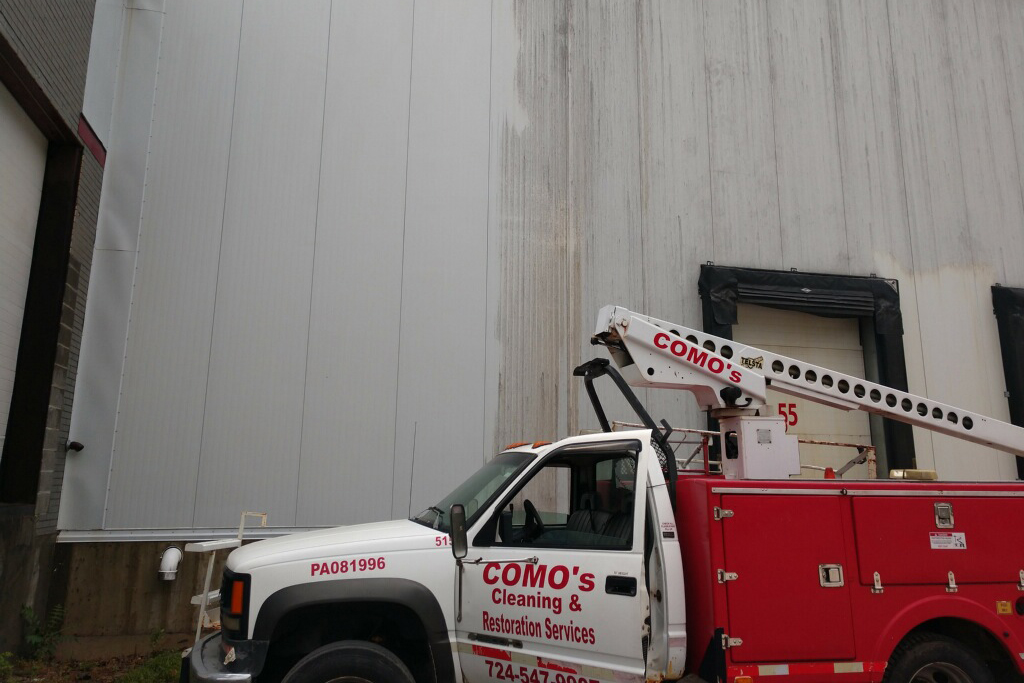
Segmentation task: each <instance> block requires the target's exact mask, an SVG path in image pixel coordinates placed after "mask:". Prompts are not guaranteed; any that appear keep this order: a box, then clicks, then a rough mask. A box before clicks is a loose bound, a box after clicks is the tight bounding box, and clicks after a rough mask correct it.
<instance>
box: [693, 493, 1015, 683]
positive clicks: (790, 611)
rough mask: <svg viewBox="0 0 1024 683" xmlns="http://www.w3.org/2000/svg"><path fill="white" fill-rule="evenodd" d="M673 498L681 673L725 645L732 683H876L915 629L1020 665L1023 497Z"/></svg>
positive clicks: (833, 495)
mask: <svg viewBox="0 0 1024 683" xmlns="http://www.w3.org/2000/svg"><path fill="white" fill-rule="evenodd" d="M676 491H677V501H678V508H677V512H676V524H677V528H678V533H679V538H680V547H681V551H682V556H683V566H684V575H685V580H686V600H687V631H688V633H689V645H688V652H689V655H688V661H687V669H688V670H690V671H699V670H701V665H702V663H703V664H704V666H705V669H704V670H705V671H708V668H707V667H708V666H711V665H712V664H713V660H714V659H715V658H716V657H717V658H718V659H719V660H721V658H722V656H723V655H722V652H721V645H720V644H721V643H722V638H723V636H724V637H727V638H729V639H733V640H732V641H731V645H730V647H728V648H727V649H726V650H725V653H724V666H725V670H726V673H727V678H726V680H727V681H729V682H730V683H731V682H732V681H733V680H734V679H735V677H737V676H750V677H752V680H754V681H761V680H763V681H785V680H790V681H833V680H835V681H849V682H850V683H856V682H859V681H880V680H881V678H882V675H883V672H884V669H885V665H886V662H887V661H888V659H889V657H890V656H891V655H892V652H893V649H894V648H895V647H896V645H897V644H898V643H899V642H900V641H901V640H902V639H903V638H904V637H905V636H906V635H907V634H908V633H910V632H911V631H914V630H918V629H920V630H923V631H928V632H932V633H940V634H949V635H951V636H953V637H954V638H955V639H957V640H961V641H968V642H970V643H971V644H972V645H974V646H975V647H978V648H979V649H980V650H981V651H989V652H993V651H998V650H1002V654H1003V655H1009V657H1010V658H1012V660H1013V661H1015V662H1016V664H1017V666H1018V668H1020V667H1021V665H1022V664H1024V616H1022V613H1024V585H1022V582H1024V574H1022V572H1024V485H1020V484H1007V483H991V484H988V483H950V482H889V481H886V482H880V481H874V480H872V481H853V480H824V481H823V480H788V481H787V480H781V481H752V480H732V479H725V478H723V477H721V476H706V475H704V476H694V475H681V476H680V477H679V479H678V481H677V484H676ZM937 504H938V505H937ZM716 510H717V511H718V512H717V513H716ZM947 511H948V514H947ZM716 517H718V519H716ZM876 576H877V582H876ZM735 639H738V640H739V641H741V642H739V643H737V641H736V640H735ZM720 666H721V661H719V667H720ZM719 670H720V668H719Z"/></svg>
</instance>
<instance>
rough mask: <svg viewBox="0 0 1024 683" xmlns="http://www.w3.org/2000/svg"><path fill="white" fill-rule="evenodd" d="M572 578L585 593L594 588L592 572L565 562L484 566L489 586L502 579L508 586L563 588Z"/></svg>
mask: <svg viewBox="0 0 1024 683" xmlns="http://www.w3.org/2000/svg"><path fill="white" fill-rule="evenodd" d="M572 578H575V579H576V583H577V585H576V589H575V590H579V591H582V592H584V593H587V592H589V591H592V590H594V575H593V574H591V573H590V572H582V573H581V572H580V568H579V567H578V566H574V567H566V566H565V565H564V564H556V565H555V566H553V567H548V566H547V565H546V564H527V565H520V564H517V563H511V564H506V565H505V566H504V567H502V566H501V565H500V564H498V563H497V562H488V563H487V565H486V566H485V567H484V583H486V584H487V585H489V586H493V585H494V584H496V583H498V582H499V581H500V582H501V583H503V584H504V585H506V586H523V587H528V588H554V589H555V590H561V589H563V588H565V587H566V586H567V585H569V580H570V579H572Z"/></svg>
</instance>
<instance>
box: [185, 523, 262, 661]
mask: <svg viewBox="0 0 1024 683" xmlns="http://www.w3.org/2000/svg"><path fill="white" fill-rule="evenodd" d="M247 517H253V518H259V520H260V526H261V527H265V526H267V513H265V512H243V513H242V517H241V519H240V520H239V523H238V537H237V538H222V539H220V540H217V541H199V542H198V543H189V544H187V545H186V546H185V552H186V553H209V555H210V557H209V559H208V560H207V561H206V581H205V582H204V583H203V592H202V593H200V594H198V595H193V596H192V601H191V602H192V604H193V605H199V613H198V614H197V615H196V639H195V642H194V643H193V647H195V646H196V645H198V644H199V636H200V635H202V632H203V625H204V623H205V622H206V621H207V620H208V617H207V610H209V609H211V608H213V607H220V589H219V588H217V589H216V590H210V581H211V580H212V579H213V564H214V561H215V560H216V559H217V551H218V550H225V549H228V548H238V547H240V546H241V545H242V535H243V534H244V533H245V520H246V518H247Z"/></svg>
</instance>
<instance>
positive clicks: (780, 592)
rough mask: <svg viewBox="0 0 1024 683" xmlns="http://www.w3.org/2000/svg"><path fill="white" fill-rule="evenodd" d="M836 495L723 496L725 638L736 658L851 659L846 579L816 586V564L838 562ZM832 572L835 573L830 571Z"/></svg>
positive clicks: (819, 580) (841, 545)
mask: <svg viewBox="0 0 1024 683" xmlns="http://www.w3.org/2000/svg"><path fill="white" fill-rule="evenodd" d="M843 503H845V501H843V500H842V499H840V498H839V497H838V496H785V495H780V496H774V495H725V496H722V505H723V507H725V508H728V509H730V510H732V511H733V516H732V517H731V518H729V519H726V520H724V521H723V523H722V530H723V532H724V539H725V567H724V569H725V570H726V571H727V572H730V573H734V574H735V575H736V578H735V579H731V580H727V581H726V583H725V590H726V593H727V595H728V613H729V626H728V628H729V635H730V636H731V637H736V638H740V639H742V641H743V645H742V646H741V647H737V648H735V649H733V650H732V657H733V659H734V660H735V661H737V662H794V661H828V660H841V659H850V658H852V657H853V655H854V642H853V616H852V610H851V602H850V592H849V591H850V586H849V581H850V580H849V579H846V581H845V582H844V583H842V584H841V585H829V586H827V587H826V586H825V585H823V584H825V583H829V582H828V581H827V579H828V578H830V577H825V579H823V577H822V572H823V569H822V567H830V566H831V567H835V566H839V567H845V566H846V564H847V560H846V544H845V541H844V533H843V527H844V525H843V522H842V505H843ZM833 573H837V572H835V571H833Z"/></svg>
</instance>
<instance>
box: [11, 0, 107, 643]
mask: <svg viewBox="0 0 1024 683" xmlns="http://www.w3.org/2000/svg"><path fill="white" fill-rule="evenodd" d="M94 11H95V0H0V35H2V36H3V39H4V41H5V42H6V43H7V44H8V45H9V46H10V48H11V49H12V50H13V52H14V60H15V63H16V64H17V65H18V66H17V68H18V70H19V73H22V75H24V72H27V73H28V77H29V78H30V80H31V82H32V83H34V84H35V86H37V87H38V90H34V91H33V92H34V95H33V97H34V98H35V99H36V100H38V99H39V97H40V96H39V95H38V93H39V92H40V91H41V93H42V94H41V97H42V98H43V99H44V100H45V101H46V103H48V104H46V103H44V104H43V105H42V106H40V104H39V103H38V102H36V103H35V104H34V105H33V106H32V107H28V106H25V103H24V102H23V106H25V108H26V111H29V109H32V110H33V111H34V112H36V114H35V115H36V116H38V115H39V114H38V112H39V111H41V110H42V111H47V112H53V111H55V112H56V118H58V119H59V121H54V120H53V118H54V117H53V116H52V115H48V119H47V120H48V121H49V122H50V125H49V127H48V128H47V127H46V126H42V125H41V126H40V128H41V129H44V128H46V130H45V131H44V132H46V133H47V134H48V137H50V139H51V140H53V139H54V138H53V131H54V130H55V129H56V130H61V129H63V130H64V133H62V134H61V135H63V138H64V139H63V142H64V144H67V143H68V141H69V140H73V139H74V136H75V131H77V130H78V120H79V115H80V112H81V109H82V99H83V93H84V91H85V76H86V69H87V67H88V56H89V46H90V40H91V35H92V21H93V13H94ZM102 174H103V169H102V168H101V167H100V165H99V163H98V162H97V161H96V160H95V159H94V158H93V157H92V156H91V155H89V154H88V153H86V154H85V156H84V159H83V162H82V167H81V172H80V180H79V189H78V200H77V204H76V207H75V216H74V222H73V227H72V235H71V247H70V258H69V265H68V270H67V274H66V279H65V280H64V282H63V283H55V284H58V285H60V284H63V289H64V301H63V308H62V312H61V319H60V330H59V334H58V340H57V350H56V357H55V362H54V365H53V367H52V368H50V371H52V375H51V377H50V394H49V409H48V411H47V415H46V427H45V435H44V439H43V448H42V453H41V454H35V455H36V456H39V457H40V469H39V474H40V477H39V485H38V493H37V496H36V504H35V507H34V510H32V508H31V506H30V507H29V508H24V507H20V506H8V507H6V508H4V509H0V527H2V530H3V531H4V534H3V543H2V544H0V595H3V596H5V599H4V602H5V604H4V605H3V607H4V609H3V610H0V651H4V650H12V649H15V648H16V647H17V646H18V644H19V641H20V639H21V637H20V636H21V633H20V626H21V625H20V616H19V613H20V605H24V604H29V605H32V606H33V607H34V609H35V611H36V613H37V614H44V613H46V612H48V611H49V610H50V609H52V607H53V606H54V605H56V604H59V603H62V602H63V601H64V594H65V593H66V580H64V579H61V578H57V579H54V578H53V577H55V576H57V577H61V576H62V575H64V574H65V573H66V572H64V571H63V570H62V569H61V566H60V565H61V564H63V562H62V561H61V559H60V557H61V556H67V555H68V554H69V553H67V552H61V551H60V549H58V548H57V547H56V545H55V541H56V531H57V510H58V508H59V505H60V494H61V484H62V480H63V473H64V460H65V449H64V444H65V443H66V442H67V437H68V426H69V422H70V414H71V400H72V397H73V394H74V388H75V375H76V373H77V369H78V352H79V348H80V345H81V339H82V322H83V317H84V316H83V314H84V310H85V298H86V293H87V291H88V286H89V271H90V266H91V263H92V251H93V244H94V242H95V238H96V219H97V213H98V208H99V197H100V183H101V180H102ZM0 507H3V506H0ZM15 603H17V604H15Z"/></svg>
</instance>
